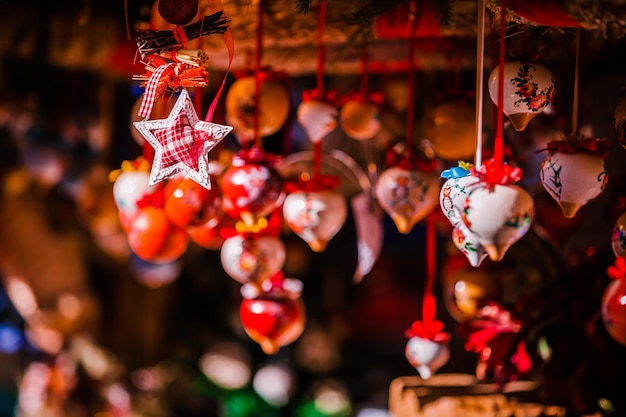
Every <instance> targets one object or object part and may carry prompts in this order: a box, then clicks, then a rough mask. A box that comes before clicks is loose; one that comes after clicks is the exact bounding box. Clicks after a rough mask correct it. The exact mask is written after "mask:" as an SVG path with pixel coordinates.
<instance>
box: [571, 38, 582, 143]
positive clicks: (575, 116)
mask: <svg viewBox="0 0 626 417" xmlns="http://www.w3.org/2000/svg"><path fill="white" fill-rule="evenodd" d="M580 32H581V31H580V29H576V36H575V39H574V42H575V48H576V51H575V60H576V63H575V67H574V93H573V94H574V97H573V100H572V133H574V134H576V133H578V106H579V104H578V80H579V77H580Z"/></svg>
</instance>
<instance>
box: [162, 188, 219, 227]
mask: <svg viewBox="0 0 626 417" xmlns="http://www.w3.org/2000/svg"><path fill="white" fill-rule="evenodd" d="M164 194H165V197H166V200H165V204H164V205H163V210H164V211H165V214H166V215H167V218H168V219H169V221H170V222H172V223H174V224H175V225H176V226H178V227H187V226H189V225H200V224H204V223H207V222H209V221H210V220H211V219H214V218H216V217H219V216H221V215H222V208H221V206H222V197H221V193H220V190H219V188H218V187H217V185H216V184H213V186H212V188H211V189H210V190H208V189H206V188H204V187H203V186H202V185H200V184H198V183H197V182H195V181H194V180H192V179H190V178H183V179H172V180H170V181H169V182H168V184H167V186H166V187H165V192H164Z"/></svg>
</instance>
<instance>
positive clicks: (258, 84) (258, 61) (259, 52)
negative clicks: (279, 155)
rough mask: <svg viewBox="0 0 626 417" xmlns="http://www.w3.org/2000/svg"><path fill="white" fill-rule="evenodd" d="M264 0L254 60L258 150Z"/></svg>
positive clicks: (259, 142)
mask: <svg viewBox="0 0 626 417" xmlns="http://www.w3.org/2000/svg"><path fill="white" fill-rule="evenodd" d="M264 6H265V1H264V0H259V5H258V8H257V27H256V58H255V60H254V119H253V122H254V124H253V130H254V142H255V145H256V147H257V148H259V149H261V148H262V147H263V141H262V140H261V134H260V132H259V125H260V113H261V108H260V107H261V78H262V72H261V61H262V59H263V9H264Z"/></svg>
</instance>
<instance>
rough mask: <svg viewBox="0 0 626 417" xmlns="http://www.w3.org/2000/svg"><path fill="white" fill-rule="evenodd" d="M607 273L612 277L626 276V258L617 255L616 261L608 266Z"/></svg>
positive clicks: (620, 277) (621, 277) (622, 277)
mask: <svg viewBox="0 0 626 417" xmlns="http://www.w3.org/2000/svg"><path fill="white" fill-rule="evenodd" d="M606 274H607V275H608V276H609V278H612V279H624V278H626V258H623V257H621V256H620V257H617V258H616V259H615V263H614V264H613V265H611V266H609V267H608V268H607V270H606Z"/></svg>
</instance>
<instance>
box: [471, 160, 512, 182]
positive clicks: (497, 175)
mask: <svg viewBox="0 0 626 417" xmlns="http://www.w3.org/2000/svg"><path fill="white" fill-rule="evenodd" d="M471 173H472V175H474V176H476V177H478V178H479V179H480V180H481V181H482V182H484V183H487V184H489V185H491V186H495V185H509V184H514V183H516V182H517V181H519V180H521V179H522V175H523V172H522V169H521V168H518V167H512V166H511V165H508V164H506V163H497V162H496V161H495V160H494V159H493V158H492V159H488V160H486V161H485V162H483V164H482V165H481V166H480V167H479V168H476V167H474V168H472V169H471Z"/></svg>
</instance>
